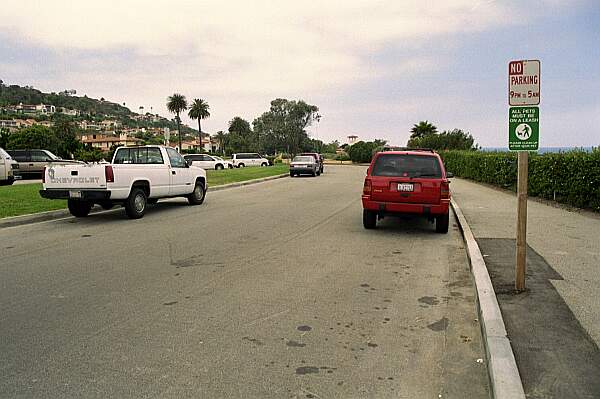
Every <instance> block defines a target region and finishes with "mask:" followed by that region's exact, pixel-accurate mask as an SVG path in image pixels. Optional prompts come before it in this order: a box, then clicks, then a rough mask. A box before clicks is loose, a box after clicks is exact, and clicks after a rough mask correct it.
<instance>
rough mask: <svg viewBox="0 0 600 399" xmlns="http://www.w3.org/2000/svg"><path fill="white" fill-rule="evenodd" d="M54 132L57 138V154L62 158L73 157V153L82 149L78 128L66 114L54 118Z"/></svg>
mask: <svg viewBox="0 0 600 399" xmlns="http://www.w3.org/2000/svg"><path fill="white" fill-rule="evenodd" d="M52 132H53V133H54V136H55V137H56V139H57V142H58V143H57V148H56V155H58V156H59V157H61V158H73V154H75V153H76V152H77V150H79V149H81V142H80V141H79V140H78V139H77V128H76V127H75V125H74V124H73V122H72V121H71V120H70V119H67V118H65V117H64V116H60V115H59V116H58V117H56V118H54V126H53V127H52Z"/></svg>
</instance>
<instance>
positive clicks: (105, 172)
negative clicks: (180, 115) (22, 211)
mask: <svg viewBox="0 0 600 399" xmlns="http://www.w3.org/2000/svg"><path fill="white" fill-rule="evenodd" d="M42 183H43V189H42V190H40V195H41V196H42V197H44V198H49V199H67V200H68V207H69V211H70V212H71V214H72V215H73V216H76V217H84V216H87V215H88V214H89V212H90V210H91V208H92V206H93V205H94V204H98V205H100V206H102V207H103V208H105V209H110V208H111V207H113V206H114V205H115V204H118V205H122V206H124V207H125V211H126V213H127V216H129V217H130V218H132V219H138V218H141V217H143V216H144V213H145V211H146V207H147V204H148V203H151V204H152V203H156V202H157V201H158V200H159V199H160V198H171V197H185V198H187V199H188V202H189V203H190V204H191V205H198V204H201V203H202V202H204V197H205V195H206V188H207V185H206V172H205V171H204V169H201V168H199V167H196V166H190V164H189V163H188V162H186V161H185V159H183V157H182V156H181V155H180V154H179V153H178V152H177V151H176V150H175V149H173V148H171V147H165V146H140V147H119V148H117V150H116V151H115V154H114V156H113V160H112V163H110V164H98V163H94V164H81V165H77V164H75V165H52V166H49V167H47V168H46V169H45V170H44V174H43V176H42Z"/></svg>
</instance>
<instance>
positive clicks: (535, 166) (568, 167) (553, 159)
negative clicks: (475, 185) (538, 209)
mask: <svg viewBox="0 0 600 399" xmlns="http://www.w3.org/2000/svg"><path fill="white" fill-rule="evenodd" d="M440 155H441V156H442V158H443V159H444V164H445V166H446V170H448V171H449V172H452V173H454V175H455V176H458V177H464V178H467V179H471V180H475V181H478V182H482V183H488V184H493V185H495V186H499V187H502V188H506V189H510V190H512V191H516V186H517V154H516V153H509V152H482V151H443V152H440ZM528 192H529V195H531V196H536V197H540V198H545V199H550V200H556V201H558V202H562V203H565V204H569V205H573V206H576V207H579V208H588V209H593V210H594V211H596V212H600V148H594V150H593V151H592V152H584V151H577V150H575V151H569V152H563V153H547V154H543V155H538V154H533V153H532V154H530V155H529V188H528Z"/></svg>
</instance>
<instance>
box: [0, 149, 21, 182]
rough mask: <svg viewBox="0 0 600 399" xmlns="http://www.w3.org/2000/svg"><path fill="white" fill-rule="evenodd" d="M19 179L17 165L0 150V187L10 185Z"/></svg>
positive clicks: (6, 153)
mask: <svg viewBox="0 0 600 399" xmlns="http://www.w3.org/2000/svg"><path fill="white" fill-rule="evenodd" d="M20 177H21V176H20V175H19V163H18V162H17V161H15V160H14V159H12V158H11V156H10V155H9V154H8V152H6V151H4V150H3V149H2V148H0V186H5V185H11V184H13V183H14V182H15V179H19V178H20Z"/></svg>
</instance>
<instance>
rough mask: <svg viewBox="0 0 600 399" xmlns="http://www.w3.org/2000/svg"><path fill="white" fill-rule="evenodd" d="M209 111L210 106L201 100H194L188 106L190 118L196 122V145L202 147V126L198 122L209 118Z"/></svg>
mask: <svg viewBox="0 0 600 399" xmlns="http://www.w3.org/2000/svg"><path fill="white" fill-rule="evenodd" d="M209 109H210V106H209V105H208V103H207V102H206V101H204V100H203V99H201V98H195V99H194V102H193V103H192V105H191V106H190V112H188V116H189V117H190V118H192V119H197V120H198V145H202V125H201V124H200V121H201V120H202V119H206V118H208V117H209V116H210V112H208V110H209Z"/></svg>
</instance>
